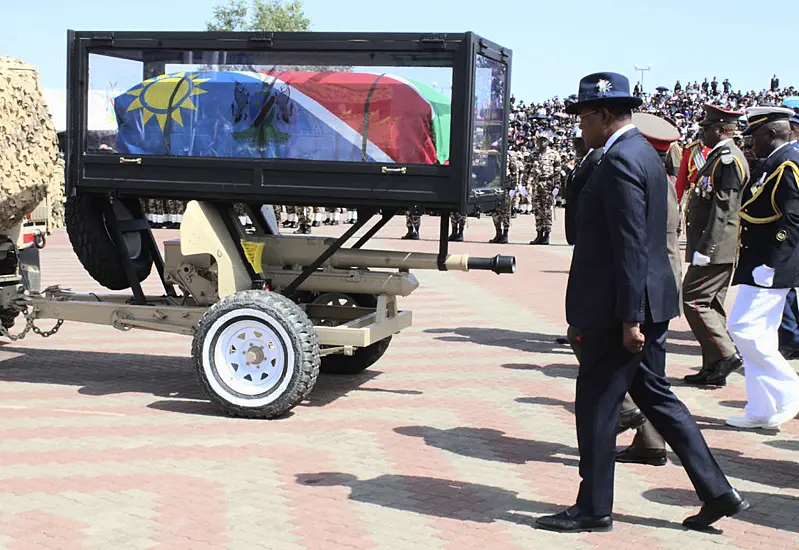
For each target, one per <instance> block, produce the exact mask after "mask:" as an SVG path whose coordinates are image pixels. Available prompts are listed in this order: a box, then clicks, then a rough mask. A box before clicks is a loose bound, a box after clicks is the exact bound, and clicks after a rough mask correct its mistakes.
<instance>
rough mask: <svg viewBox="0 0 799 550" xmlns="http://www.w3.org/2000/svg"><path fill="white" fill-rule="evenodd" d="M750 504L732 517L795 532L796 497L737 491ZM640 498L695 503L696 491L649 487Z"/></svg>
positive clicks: (797, 527)
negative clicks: (749, 506)
mask: <svg viewBox="0 0 799 550" xmlns="http://www.w3.org/2000/svg"><path fill="white" fill-rule="evenodd" d="M741 495H742V496H743V497H744V498H745V499H746V500H748V501H749V504H751V505H752V507H751V508H749V509H748V510H744V511H743V512H741V513H739V514H737V515H735V519H737V520H740V521H745V522H747V523H751V524H754V525H761V526H763V527H771V528H773V529H779V530H781V531H791V532H793V533H799V522H797V521H796V517H797V516H799V498H797V497H794V496H790V495H773V494H770V493H758V492H755V491H741ZM643 497H644V498H645V499H647V500H649V501H651V502H657V503H658V504H665V505H669V506H696V494H695V493H694V492H693V491H690V490H688V489H650V490H648V491H645V492H644V493H643Z"/></svg>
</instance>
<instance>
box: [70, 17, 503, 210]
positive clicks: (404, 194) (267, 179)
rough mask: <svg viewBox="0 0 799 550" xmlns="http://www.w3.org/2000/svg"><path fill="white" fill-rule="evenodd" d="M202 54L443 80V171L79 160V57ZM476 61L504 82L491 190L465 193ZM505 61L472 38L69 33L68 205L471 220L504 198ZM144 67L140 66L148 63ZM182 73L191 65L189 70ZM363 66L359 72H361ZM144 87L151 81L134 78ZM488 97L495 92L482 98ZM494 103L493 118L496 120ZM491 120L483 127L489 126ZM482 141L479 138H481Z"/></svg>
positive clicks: (84, 94) (83, 77) (85, 67)
mask: <svg viewBox="0 0 799 550" xmlns="http://www.w3.org/2000/svg"><path fill="white" fill-rule="evenodd" d="M208 52H245V53H251V54H253V55H256V56H257V55H263V56H266V57H268V58H269V62H270V63H276V64H277V63H280V64H298V63H300V64H301V63H305V64H317V65H318V64H320V62H321V64H323V65H325V64H326V65H332V64H336V65H366V64H367V63H368V62H370V61H371V63H368V64H372V65H380V61H381V59H390V60H391V61H392V62H393V63H394V64H395V65H396V64H397V60H401V63H403V64H404V65H403V66H407V67H427V66H436V67H448V68H449V69H451V71H452V95H451V110H452V119H451V135H450V151H449V164H446V165H442V164H426V165H423V164H391V163H389V164H383V163H380V162H342V161H320V160H313V161H307V160H302V159H277V158H270V159H261V158H230V157H186V156H165V155H144V156H138V155H135V156H133V158H131V155H123V154H117V153H95V152H90V151H88V150H87V146H86V144H87V141H88V140H87V136H88V130H87V119H88V92H89V87H90V80H89V55H90V54H102V55H105V56H111V57H117V58H121V59H132V60H137V61H142V62H144V63H145V65H144V66H145V69H146V63H147V62H153V63H156V64H157V63H158V59H159V57H160V58H161V59H174V58H175V56H176V55H182V56H183V57H184V59H197V58H202V56H203V54H204V53H205V54H206V55H207V53H208ZM480 56H482V57H484V58H486V59H489V60H492V61H493V62H495V63H496V64H498V65H497V66H499V67H501V68H502V70H503V72H504V82H500V83H499V85H498V87H499V88H501V90H500V94H499V97H498V98H497V101H498V107H497V113H499V114H500V115H501V116H497V117H496V120H494V121H493V122H492V124H494V126H495V127H496V129H495V130H494V131H493V132H494V133H493V135H495V136H499V137H500V139H501V142H494V149H492V150H491V151H488V154H489V155H493V156H494V157H495V160H493V161H492V162H493V163H494V173H495V176H492V178H493V179H492V181H491V185H486V186H480V185H475V184H474V183H473V180H472V178H473V175H472V172H473V169H472V167H473V164H474V162H475V157H476V155H478V154H482V155H483V158H485V153H486V152H485V151H482V152H480V151H478V150H477V149H478V148H477V147H476V146H475V141H476V140H475V131H476V128H475V126H476V125H477V123H476V122H475V111H476V107H475V76H476V72H477V70H476V64H477V62H478V60H479V59H481V58H480ZM511 58H512V52H511V51H510V50H508V49H506V48H503V47H501V46H499V45H497V44H495V43H493V42H491V41H489V40H486V39H485V38H482V37H480V36H478V35H476V34H474V33H471V32H467V33H460V34H418V33H401V34H394V33H317V32H300V33H263V32H104V31H100V32H92V31H73V30H70V31H68V63H67V120H68V128H67V136H66V137H67V139H66V188H67V196H71V195H75V194H85V193H102V194H110V195H112V196H127V197H148V198H162V199H177V200H191V199H194V200H205V201H214V202H228V201H229V202H240V203H249V204H254V203H261V204H288V205H294V204H301V205H306V206H332V205H335V206H346V207H351V208H359V207H369V208H389V209H390V208H400V209H401V208H408V207H410V206H419V207H422V208H425V209H427V210H428V211H433V212H442V213H443V212H453V211H454V212H464V213H471V212H473V211H474V210H475V209H479V210H481V211H488V210H491V209H492V208H493V205H494V203H495V202H496V200H497V198H498V197H499V194H500V193H502V192H504V188H505V172H506V157H507V155H506V151H507V140H508V117H507V113H508V112H509V107H510V69H511ZM148 60H149V61H148ZM189 62H191V61H189ZM365 62H367V63H365ZM144 72H145V74H144V75H143V78H142V80H144V79H146V78H149V76H150V75H148V74H147V73H146V70H145V71H144ZM492 92H493V88H492ZM499 103H501V109H500V108H499ZM489 118H490V117H489ZM482 132H483V133H485V129H483V130H482Z"/></svg>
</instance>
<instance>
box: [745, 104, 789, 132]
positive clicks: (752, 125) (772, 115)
mask: <svg viewBox="0 0 799 550" xmlns="http://www.w3.org/2000/svg"><path fill="white" fill-rule="evenodd" d="M793 116H794V112H793V111H792V110H791V109H789V108H788V107H750V108H749V109H747V110H746V121H747V126H746V130H744V135H745V136H750V135H752V132H754V131H756V130H757V129H758V128H762V127H763V125H764V124H768V123H769V122H775V121H777V120H790V119H791V118H792V117H793Z"/></svg>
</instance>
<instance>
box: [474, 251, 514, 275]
mask: <svg viewBox="0 0 799 550" xmlns="http://www.w3.org/2000/svg"><path fill="white" fill-rule="evenodd" d="M468 267H469V269H470V270H471V269H475V270H483V271H493V272H494V273H496V274H497V275H502V274H506V273H515V272H516V256H502V255H500V254H497V255H496V256H494V257H493V258H469V261H468Z"/></svg>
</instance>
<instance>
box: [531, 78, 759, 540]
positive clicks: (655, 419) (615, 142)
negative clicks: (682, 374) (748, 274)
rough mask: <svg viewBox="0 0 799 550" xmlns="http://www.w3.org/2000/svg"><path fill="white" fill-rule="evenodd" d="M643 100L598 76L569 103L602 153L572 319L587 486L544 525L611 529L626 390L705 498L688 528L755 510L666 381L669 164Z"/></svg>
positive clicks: (571, 287) (585, 199)
mask: <svg viewBox="0 0 799 550" xmlns="http://www.w3.org/2000/svg"><path fill="white" fill-rule="evenodd" d="M639 105H641V100H640V99H638V98H635V97H633V96H631V95H630V85H629V81H628V80H627V78H625V77H624V76H622V75H619V74H616V73H596V74H592V75H589V76H587V77H585V78H583V79H582V80H581V81H580V91H579V94H578V101H577V102H576V103H574V104H572V105H570V106H569V108H568V110H567V112H569V113H570V114H579V116H580V126H581V129H582V132H583V139H585V141H586V144H587V145H588V146H589V147H593V148H600V147H602V148H603V157H602V159H601V161H600V163H599V166H598V167H597V168H596V170H594V173H593V175H592V176H591V179H590V180H589V181H588V183H587V184H586V186H585V187H584V188H583V190H582V192H581V193H580V200H579V201H578V214H577V223H578V227H577V241H576V244H575V248H574V255H573V257H572V266H571V270H570V273H569V283H568V290H567V293H566V317H567V320H568V322H569V324H571V325H574V326H578V327H580V330H581V331H582V340H581V346H580V347H581V357H580V371H579V375H578V377H577V393H576V400H575V414H576V420H577V441H578V447H579V451H580V477H581V478H582V483H581V485H580V490H579V493H578V495H577V503H576V504H575V505H574V506H572V507H571V508H569V509H567V510H565V511H563V512H561V513H559V514H556V515H552V516H545V517H541V518H539V519H538V520H537V521H536V524H537V526H539V527H541V528H544V529H550V530H554V531H593V530H609V529H611V528H612V523H613V521H612V518H611V514H612V509H613V477H614V467H615V452H614V451H615V430H616V426H617V425H618V421H619V414H620V410H621V405H622V400H623V399H624V394H625V393H626V392H628V391H629V393H630V395H631V397H632V398H633V400H634V401H635V403H636V404H637V405H638V406H639V407H640V408H641V411H642V412H643V413H644V414H645V415H646V417H647V419H648V420H649V421H650V422H651V423H652V425H653V426H654V427H655V429H657V431H658V432H659V433H660V434H661V435H662V436H663V437H664V439H665V440H666V442H667V443H668V444H669V446H670V447H671V448H672V449H673V450H674V452H675V453H676V454H677V456H678V457H679V458H680V461H681V463H682V465H683V467H684V468H685V469H686V471H687V473H688V476H689V477H690V479H691V482H692V483H693V485H694V488H695V489H696V492H697V495H698V496H699V499H700V500H701V501H702V502H703V503H704V504H703V506H702V508H701V510H700V511H699V513H698V514H697V515H695V516H691V517H689V518H687V519H686V520H685V521H684V522H683V525H685V526H686V527H689V528H692V529H705V528H707V527H709V526H710V525H711V524H713V523H715V522H716V521H718V520H719V519H721V518H722V517H724V516H731V515H733V514H736V513H738V512H739V511H741V510H743V509H745V508H747V507H748V503H746V501H744V500H743V499H742V498H741V496H740V495H739V494H738V493H737V491H735V490H734V489H733V488H732V487H731V486H730V484H729V482H728V481H727V479H726V477H725V476H724V473H723V472H722V471H721V468H720V467H719V465H718V463H717V462H716V460H715V459H714V458H713V455H712V454H711V453H710V449H708V446H707V443H706V442H705V440H704V438H703V437H702V433H701V432H700V431H699V428H698V426H697V425H696V423H695V422H694V421H693V419H692V418H691V414H690V413H689V412H688V409H687V408H686V407H685V405H683V404H682V402H680V401H679V400H678V399H677V397H676V396H675V395H674V394H673V393H672V392H671V390H670V389H669V384H668V382H667V381H666V378H665V363H666V349H665V344H666V333H667V330H668V326H669V321H670V320H671V319H673V318H674V317H676V316H677V315H678V314H679V302H678V295H677V283H676V281H675V279H674V273H673V272H672V269H671V266H670V264H669V258H668V255H667V248H666V227H667V210H668V208H667V194H668V188H667V180H666V171H665V169H664V166H663V162H662V161H661V160H660V157H659V156H658V154H657V152H656V151H655V149H654V148H653V147H652V145H650V144H649V143H648V142H647V141H646V139H644V137H643V136H642V135H641V133H640V132H639V131H638V130H637V129H636V127H635V126H634V125H632V124H631V117H632V113H631V111H632V109H633V108H635V107H637V106H639Z"/></svg>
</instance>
